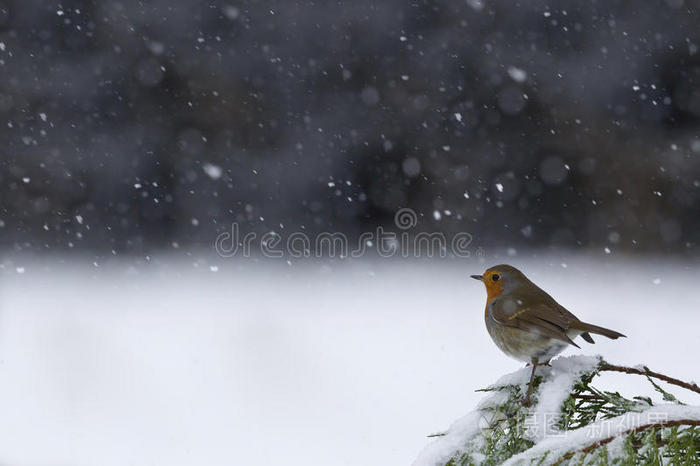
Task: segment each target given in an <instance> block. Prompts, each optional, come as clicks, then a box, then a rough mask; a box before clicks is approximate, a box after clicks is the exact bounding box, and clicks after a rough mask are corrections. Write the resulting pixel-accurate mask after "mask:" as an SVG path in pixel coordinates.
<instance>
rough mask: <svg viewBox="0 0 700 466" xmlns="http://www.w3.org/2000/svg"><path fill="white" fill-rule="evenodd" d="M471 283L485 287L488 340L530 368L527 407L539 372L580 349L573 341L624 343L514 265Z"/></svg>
mask: <svg viewBox="0 0 700 466" xmlns="http://www.w3.org/2000/svg"><path fill="white" fill-rule="evenodd" d="M471 278H474V279H476V280H479V281H482V282H483V283H484V285H485V286H486V309H485V311H484V318H485V320H486V329H487V330H488V332H489V335H490V336H491V339H492V340H493V341H494V343H495V344H496V346H498V348H500V350H501V351H503V352H504V353H505V354H507V355H508V356H510V357H511V358H514V359H516V360H519V361H524V362H526V363H528V364H527V365H532V373H531V374H530V384H529V386H528V390H527V396H526V397H525V400H524V404H525V405H529V404H530V396H531V394H532V384H533V382H534V380H535V370H536V369H537V366H538V365H548V364H549V360H550V359H552V358H553V357H554V356H556V355H557V354H559V353H561V352H562V351H563V350H564V349H565V348H566V347H568V346H569V345H572V346H575V347H577V348H580V346H579V345H577V344H576V343H575V342H574V338H576V337H578V336H579V335H580V336H581V337H582V338H583V339H584V340H586V341H587V342H588V343H595V341H594V340H593V337H592V336H591V333H593V334H597V335H603V336H605V337H608V338H611V339H613V340H616V339H618V338H620V337H625V335H623V334H622V333H620V332H616V331H615V330H610V329H607V328H604V327H599V326H597V325H593V324H589V323H586V322H582V321H581V320H579V319H578V318H577V317H576V316H575V315H573V314H572V313H571V312H569V311H568V310H567V309H566V308H564V306H562V305H560V304H559V303H557V302H556V301H555V300H554V298H552V297H551V296H550V295H549V294H547V293H546V292H545V291H544V290H543V289H542V288H540V287H538V286H537V285H535V284H534V283H532V282H531V281H530V280H529V279H528V278H527V277H526V276H525V274H524V273H522V272H521V271H520V270H518V269H516V268H515V267H513V266H512V265H507V264H501V265H495V266H493V267H489V268H488V269H486V271H485V272H484V273H483V274H481V275H471Z"/></svg>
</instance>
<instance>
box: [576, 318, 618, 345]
mask: <svg viewBox="0 0 700 466" xmlns="http://www.w3.org/2000/svg"><path fill="white" fill-rule="evenodd" d="M571 328H572V329H574V330H583V331H584V332H591V333H596V334H598V335H603V336H604V337H608V338H611V339H613V340H616V339H618V338H620V337H625V336H626V335H623V334H621V333H620V332H616V331H615V330H610V329H609V328H605V327H598V326H597V325H593V324H587V323H585V322H576V323H573V324H572V325H571ZM588 338H590V335H588ZM588 338H585V337H584V339H585V340H586V341H589V340H588ZM591 340H593V339H592V338H591ZM589 342H590V343H593V342H592V341H589Z"/></svg>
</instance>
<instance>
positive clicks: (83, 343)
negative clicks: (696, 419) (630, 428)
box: [0, 0, 700, 466]
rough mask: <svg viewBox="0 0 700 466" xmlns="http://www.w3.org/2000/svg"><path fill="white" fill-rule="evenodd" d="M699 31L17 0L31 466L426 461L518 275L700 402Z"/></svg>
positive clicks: (10, 418) (22, 451) (17, 237)
mask: <svg viewBox="0 0 700 466" xmlns="http://www.w3.org/2000/svg"><path fill="white" fill-rule="evenodd" d="M699 7H700V2H698V1H697V0H665V1H657V0H653V1H647V2H644V3H643V4H642V3H640V2H632V1H589V2H579V1H573V0H563V1H558V2H544V1H538V0H533V1H529V2H521V3H517V2H511V1H507V0H458V1H443V2H440V1H430V0H426V1H423V0H421V1H411V2H406V1H399V0H383V1H368V0H356V1H353V2H337V1H336V2H306V1H277V0H270V1H263V2H257V1H244V2H235V1H232V2H229V1H222V2H219V1H208V2H204V1H179V2H173V1H163V0H154V1H149V2H136V1H122V2H119V1H111V0H104V1H89V0H84V1H80V0H76V1H64V2H54V1H44V0H42V1H40V0H23V1H21V2H20V1H19V0H0V141H1V142H2V144H0V463H2V464H12V465H25V464H26V465H30V464H43V465H54V464H55V465H65V464H71V465H86V466H87V465H92V464H101V465H112V464H114V465H115V466H116V465H119V466H121V465H123V464H134V465H146V464H172V465H180V464H181V465H190V464H210V465H217V464H221V465H229V464H250V465H258V464H259V465H268V464H275V463H284V464H290V465H296V464H299V465H314V464H343V465H362V466H366V465H374V464H376V465H380V464H381V465H386V464H408V463H410V462H411V461H412V460H413V459H414V458H415V457H416V455H417V454H418V452H419V451H420V450H421V448H422V447H423V446H424V445H425V444H426V443H427V442H428V441H429V439H428V438H427V437H426V436H427V435H428V434H431V433H434V432H438V431H441V430H444V429H445V428H446V427H447V426H449V424H450V423H451V422H452V421H453V420H454V419H456V418H458V417H460V416H461V415H463V414H465V413H467V412H468V411H470V410H472V409H473V407H474V405H475V403H476V402H477V400H478V399H479V398H480V395H479V394H478V393H474V390H476V389H478V388H482V387H484V386H486V385H488V384H490V383H492V382H494V381H495V380H496V379H497V378H499V377H500V376H501V375H503V374H504V373H506V372H510V371H513V370H515V369H517V368H519V367H520V363H518V362H515V361H512V360H509V359H508V358H507V357H505V356H504V355H502V354H501V353H500V352H499V351H498V350H497V349H496V348H495V346H494V345H493V344H492V342H491V341H490V340H489V338H488V335H487V334H486V331H485V328H484V324H483V305H484V301H485V293H484V290H483V286H482V285H481V284H479V283H477V282H475V281H473V280H470V279H469V278H468V275H469V274H473V273H480V272H482V271H483V270H484V269H485V268H486V267H488V266H491V265H494V264H498V263H502V262H508V263H512V264H513V265H515V266H517V267H519V268H522V270H523V271H524V272H525V273H526V274H527V275H528V276H530V277H531V278H532V279H533V281H535V282H536V283H537V284H539V285H541V286H542V287H543V288H545V289H546V290H547V291H549V292H551V293H552V295H553V296H554V297H555V298H556V299H557V300H558V301H559V302H561V303H562V304H563V305H564V306H566V307H567V308H569V309H570V310H571V311H572V312H574V313H575V314H577V315H578V316H579V317H580V318H581V319H583V320H589V321H592V322H594V323H596V324H600V325H603V326H605V327H610V328H613V329H616V330H619V331H621V332H623V333H625V334H626V335H628V336H629V338H628V339H625V340H620V341H616V342H610V341H598V342H597V344H596V345H595V346H594V347H591V346H588V345H586V346H584V347H583V348H582V350H577V349H575V348H574V350H570V351H567V354H578V353H583V354H596V353H601V354H604V355H605V356H606V358H608V359H609V360H610V361H611V362H615V363H620V364H623V363H626V364H632V365H636V364H640V363H644V364H648V365H649V366H650V367H651V368H652V369H658V370H661V371H662V372H663V371H666V372H668V373H669V375H672V376H676V377H680V378H688V379H695V380H697V379H698V375H697V373H695V372H694V371H695V369H696V367H697V364H696V361H695V358H694V357H693V356H692V355H693V354H696V351H695V349H697V348H698V345H699V344H700V339H699V337H698V333H697V325H698V320H697V319H698V317H697V309H698V307H700V298H699V297H698V295H697V293H695V289H696V288H697V283H695V282H696V277H697V276H698V273H697V272H698V261H697V259H698V241H699V239H700V236H699V234H698V231H700V131H699V130H700V49H699V47H700V28H699V27H698V25H699V24H700V10H699ZM399 214H401V215H399ZM378 228H383V229H385V230H386V231H390V232H394V233H396V234H397V235H401V236H396V237H394V242H393V243H392V244H393V246H392V247H393V248H394V251H396V250H400V254H394V255H393V257H394V259H393V260H380V258H381V257H385V255H384V254H382V253H381V252H380V247H381V246H382V243H381V241H379V239H378V238H377V237H376V236H375V237H367V236H364V234H366V233H367V232H370V233H373V232H377V231H379V230H377V229H378ZM234 233H235V234H234ZM253 233H254V234H256V235H257V236H256V241H255V242H254V244H253V245H252V246H251V248H250V250H249V252H250V253H249V254H246V251H244V250H241V251H239V250H238V249H237V246H241V245H244V244H245V240H244V237H245V235H248V234H253ZM272 233H274V234H273V235H272V236H269V235H270V234H272ZM422 233H430V234H439V235H443V236H442V238H446V242H443V244H439V245H438V247H437V250H439V251H442V252H444V254H440V253H437V252H436V251H434V253H433V254H432V256H434V257H435V258H437V257H440V256H444V257H445V260H427V259H426V260H410V259H409V258H410V257H414V256H417V255H420V254H411V253H406V254H404V251H403V249H402V248H403V246H404V245H405V244H407V243H406V241H404V237H403V235H408V236H407V238H415V237H417V236H418V235H420V234H422ZM294 234H303V235H304V237H303V238H301V239H302V241H301V244H300V245H299V244H297V243H295V244H296V246H297V248H295V249H296V250H297V251H298V247H301V248H302V249H309V248H313V247H314V246H315V245H316V244H317V243H315V240H316V239H317V238H319V237H321V235H324V234H332V235H341V237H342V238H344V240H345V241H346V242H347V244H349V245H350V246H352V245H359V246H361V247H362V248H363V254H360V255H363V256H365V257H364V259H350V258H347V259H344V260H341V257H347V256H353V254H351V253H350V251H347V250H345V252H344V253H343V252H342V251H343V250H342V245H341V246H340V248H341V249H340V251H338V246H337V245H336V246H333V247H335V248H336V249H335V250H334V253H331V252H330V251H331V245H332V244H336V243H333V241H334V239H333V238H336V237H335V236H333V237H332V238H331V239H329V241H331V242H330V243H328V244H326V246H327V249H325V251H328V253H327V254H325V253H323V252H322V251H319V249H318V248H316V251H315V252H316V254H313V253H311V254H307V255H309V256H314V255H316V256H318V257H315V258H312V257H308V258H306V257H304V255H305V254H301V257H299V255H298V254H297V255H294V254H290V253H289V251H288V250H287V251H286V252H287V254H284V253H283V255H282V257H283V258H286V260H275V259H272V258H270V254H269V251H267V250H266V245H269V244H273V243H275V241H278V242H277V243H276V244H277V245H278V249H284V246H285V245H286V246H287V247H288V246H289V244H290V243H289V238H291V237H292V235H294ZM236 235H238V236H236ZM265 235H268V236H265ZM459 235H466V236H461V237H460V236H459ZM457 237H459V238H461V240H462V243H461V247H460V248H455V244H454V242H452V239H453V238H457ZM275 238H278V239H279V238H281V241H279V240H276V239H275ZM285 238H286V239H287V242H284V240H285ZM297 238H299V237H298V236H297ZM304 238H307V239H308V243H304ZM430 238H433V237H430ZM438 239H439V238H438ZM220 240H223V242H220ZM426 241H428V242H427V243H424V247H428V246H427V245H428V244H433V243H430V241H432V240H430V239H429V240H426ZM224 243H225V244H224ZM288 249H289V248H288ZM234 250H235V251H234ZM234 252H235V254H234ZM319 252H321V253H320V254H319ZM457 252H459V254H458V253H457ZM338 253H340V254H338ZM428 255H431V254H428ZM246 256H250V257H252V259H251V258H250V257H246ZM266 256H267V257H266ZM275 257H276V256H275ZM421 257H423V258H425V255H421ZM660 313H662V314H663V316H665V317H668V318H664V319H660V318H659V315H660ZM679 322H680V323H682V325H679V324H678V323H679ZM599 340H602V339H599ZM582 346H583V345H582ZM693 348H695V349H693ZM626 388H627V389H631V390H633V391H634V390H636V387H626ZM621 389H625V387H622V388H621ZM634 394H639V393H636V392H635V393H634ZM649 395H650V396H652V395H654V394H653V393H651V394H649ZM684 401H687V402H690V403H692V402H695V401H697V400H684Z"/></svg>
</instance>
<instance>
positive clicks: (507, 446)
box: [445, 359, 700, 466]
mask: <svg viewBox="0 0 700 466" xmlns="http://www.w3.org/2000/svg"><path fill="white" fill-rule="evenodd" d="M606 364H607V363H605V362H604V361H602V359H601V360H600V364H599V365H598V367H596V368H595V369H594V370H591V371H589V372H583V373H581V374H580V375H578V376H577V378H576V379H575V381H574V383H573V386H572V387H571V389H570V390H569V393H568V396H566V398H565V400H564V402H563V403H562V405H561V406H560V413H559V415H558V419H557V420H556V423H555V425H556V427H557V429H558V431H559V432H561V433H562V434H565V433H566V432H573V431H576V430H577V429H586V428H588V429H589V430H591V429H593V428H596V427H599V425H594V424H596V423H600V422H601V421H603V420H613V421H614V420H615V418H618V417H620V416H623V415H628V413H640V416H641V414H642V413H644V412H645V410H648V409H650V408H652V407H654V402H653V400H652V399H651V398H649V397H643V396H636V397H633V398H626V397H625V396H623V395H621V394H620V393H618V392H616V391H609V390H605V389H602V388H599V387H595V386H594V385H593V382H594V381H595V380H596V377H597V376H598V375H599V374H600V372H601V371H603V370H605V368H604V365H606ZM645 370H646V371H647V372H649V370H648V369H646V368H645ZM548 374H549V372H546V373H545V375H544V376H537V377H535V384H534V387H533V396H535V397H537V396H538V392H539V389H540V387H541V385H542V384H543V382H547V377H549V375H548ZM646 378H647V380H648V381H649V382H650V383H651V384H652V386H653V387H654V389H655V390H656V391H657V392H659V393H660V395H661V397H662V398H663V400H664V401H665V402H670V403H672V404H673V405H682V403H681V402H680V401H678V399H677V398H676V397H675V396H674V395H673V394H671V393H669V392H668V391H666V390H665V389H663V388H662V387H661V386H660V385H659V384H658V383H657V382H656V381H655V380H653V378H652V377H650V376H649V375H648V374H646ZM526 390H527V387H526V386H524V385H523V384H513V385H502V386H494V387H490V388H487V389H483V390H480V391H484V392H489V393H491V394H492V397H491V398H489V399H487V400H486V402H485V403H483V404H482V406H481V407H480V409H479V414H480V415H481V423H480V429H479V430H478V433H477V434H475V435H474V436H472V437H471V438H469V439H466V441H465V443H464V446H463V448H460V449H459V451H456V452H454V454H453V455H452V457H451V458H450V459H449V460H448V461H447V462H446V463H445V465H446V466H466V465H475V466H476V465H488V466H490V465H497V464H501V463H503V462H504V461H506V460H508V459H509V458H511V457H513V456H514V455H518V454H521V453H523V452H527V451H528V450H529V449H531V448H532V447H533V446H534V445H535V439H534V438H533V436H531V435H528V425H529V424H531V422H530V423H529V422H528V421H529V417H530V416H533V413H535V412H536V410H535V408H529V407H526V406H525V405H524V404H523V399H524V393H525V391H526ZM650 412H651V413H655V412H656V411H650ZM646 414H648V413H646ZM628 417H629V416H628ZM645 419H646V418H645ZM649 419H650V420H649V422H647V421H645V422H640V423H638V424H636V425H634V427H633V428H629V429H627V430H623V431H622V432H621V433H620V432H615V433H612V434H611V435H610V436H607V437H606V436H603V437H601V436H599V437H596V438H593V440H591V441H590V442H588V443H584V444H580V443H579V444H570V445H569V444H563V445H568V446H565V447H563V448H564V449H563V450H562V449H561V448H560V449H559V450H553V451H545V452H544V453H540V454H536V455H535V454H533V455H528V453H523V455H521V456H520V457H518V458H521V457H522V458H523V461H522V462H521V463H518V464H530V465H549V464H555V465H581V466H584V465H585V466H590V465H595V466H603V465H606V466H607V465H639V464H642V465H659V466H661V465H689V464H700V455H699V452H700V426H698V424H699V423H698V421H695V420H693V418H692V416H691V419H688V420H683V419H680V420H678V419H676V420H673V421H665V420H663V419H657V420H654V418H649ZM572 445H573V446H572ZM567 448H568V449H567ZM539 451H540V452H541V451H542V450H539Z"/></svg>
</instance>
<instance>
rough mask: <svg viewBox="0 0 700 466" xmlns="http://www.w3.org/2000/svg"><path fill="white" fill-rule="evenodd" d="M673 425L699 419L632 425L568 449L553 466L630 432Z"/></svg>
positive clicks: (697, 422)
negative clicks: (581, 446) (583, 445)
mask: <svg viewBox="0 0 700 466" xmlns="http://www.w3.org/2000/svg"><path fill="white" fill-rule="evenodd" d="M673 426H700V421H696V420H694V419H680V420H677V421H662V422H655V423H652V424H644V425H642V426H637V427H634V428H632V429H628V430H625V431H622V432H620V433H619V434H616V435H611V436H610V437H607V438H604V439H602V440H598V441H596V442H593V443H591V444H590V445H588V446H586V447H584V448H581V449H578V450H574V451H570V452H569V453H566V454H565V455H563V456H562V457H561V458H559V460H557V461H556V462H555V463H554V466H558V465H560V464H562V463H563V462H564V461H566V460H568V459H571V458H572V457H573V456H574V455H576V454H577V453H584V454H585V453H590V452H592V451H593V450H595V449H596V448H599V447H602V446H603V445H606V444H608V443H610V442H612V441H613V440H615V439H616V438H618V437H621V436H626V435H631V434H637V433H639V432H643V431H645V430H648V429H655V428H661V427H673Z"/></svg>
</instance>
